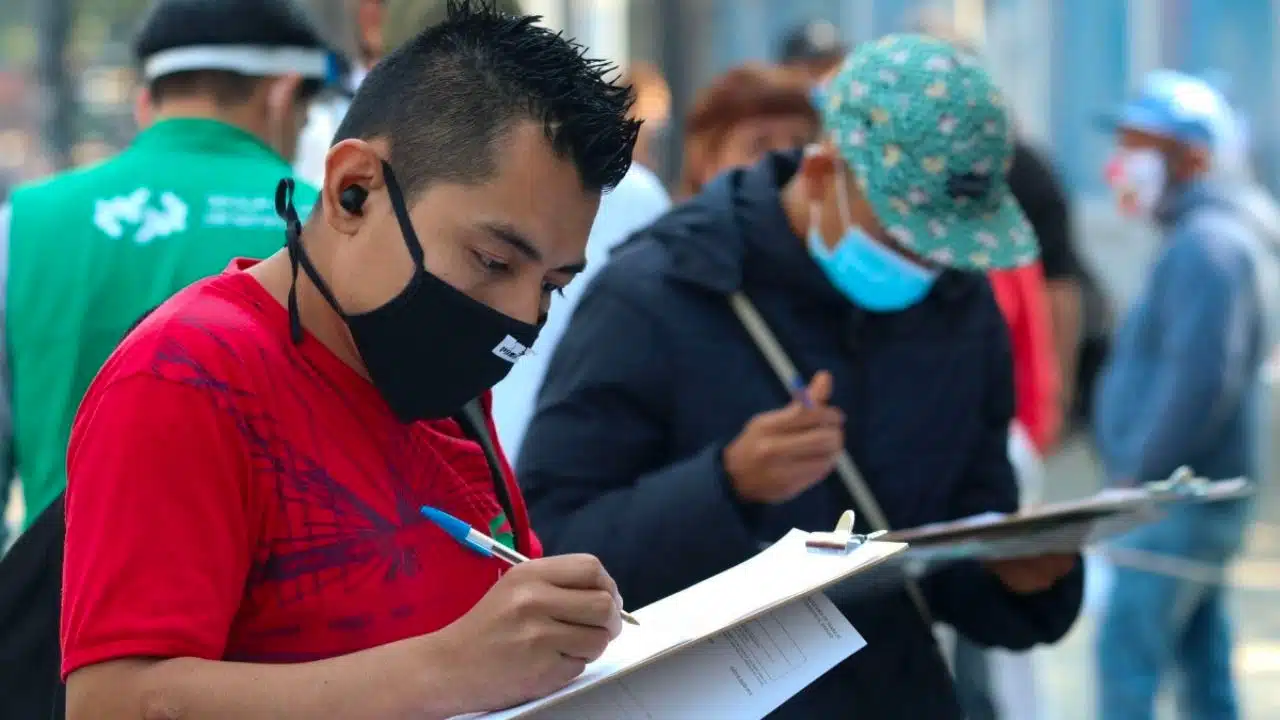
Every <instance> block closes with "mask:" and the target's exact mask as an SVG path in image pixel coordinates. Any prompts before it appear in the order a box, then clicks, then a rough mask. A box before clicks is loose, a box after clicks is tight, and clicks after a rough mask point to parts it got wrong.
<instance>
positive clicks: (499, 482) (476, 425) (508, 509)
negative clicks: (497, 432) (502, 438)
mask: <svg viewBox="0 0 1280 720" xmlns="http://www.w3.org/2000/svg"><path fill="white" fill-rule="evenodd" d="M453 419H454V420H455V421H457V423H458V425H460V426H461V427H462V431H463V432H464V433H466V434H467V437H469V438H471V439H472V440H475V441H476V442H477V443H479V445H480V449H482V450H484V459H485V463H486V464H488V466H489V474H490V475H492V476H493V493H494V495H496V496H497V498H498V504H499V505H501V506H502V512H504V513H506V515H507V522H508V523H510V524H511V532H512V537H513V538H514V542H515V544H516V547H515V550H516V551H517V552H527V551H528V548H522V547H520V538H521V536H522V535H523V532H521V530H522V529H521V528H517V527H516V513H515V506H514V505H513V504H512V502H511V493H510V491H509V490H508V489H507V478H506V475H504V474H503V472H502V461H501V460H499V459H498V448H497V445H496V444H494V442H493V437H491V436H490V435H489V426H488V423H486V422H485V417H484V408H482V407H481V406H480V400H479V399H475V400H472V401H471V402H468V403H467V404H466V405H463V406H462V410H461V411H460V412H459V413H458V414H457V415H455V416H454V418H453Z"/></svg>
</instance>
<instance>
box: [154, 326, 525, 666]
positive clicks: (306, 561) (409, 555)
mask: <svg viewBox="0 0 1280 720" xmlns="http://www.w3.org/2000/svg"><path fill="white" fill-rule="evenodd" d="M200 331H201V332H206V333H209V334H215V333H214V331H212V330H211V329H208V328H200ZM233 345H234V344H233V343H231V342H219V343H217V344H216V346H218V347H221V348H222V349H223V350H224V351H225V352H226V356H225V357H223V358H214V359H213V361H209V359H207V358H202V357H197V355H198V354H199V353H196V352H191V351H189V349H188V348H187V347H184V346H183V345H182V344H180V343H178V342H176V341H169V342H166V343H164V344H163V345H162V347H161V348H160V350H159V351H158V352H157V354H156V356H155V357H154V359H153V362H152V371H153V372H154V373H155V374H156V375H158V376H160V377H161V378H163V379H165V380H168V381H173V382H180V383H182V384H185V385H188V386H190V387H195V388H198V389H200V390H201V391H203V392H204V393H206V394H207V395H208V397H209V398H210V400H211V402H213V403H214V404H215V406H216V407H217V409H218V410H219V412H220V413H223V414H225V415H226V416H228V417H230V418H231V419H232V421H233V423H234V426H235V427H236V429H237V431H238V433H239V435H240V437H241V439H242V441H243V445H244V446H245V448H246V449H247V452H248V460H249V462H250V463H251V467H252V477H251V478H250V479H249V483H250V487H249V488H248V490H247V493H246V495H247V496H248V497H249V498H250V504H251V505H252V506H254V507H255V509H257V510H259V511H260V517H261V521H262V524H261V527H260V528H256V530H257V531H258V533H259V536H258V539H257V542H256V543H255V545H256V547H255V550H254V557H253V561H252V567H251V569H250V572H249V575H248V578H247V584H246V588H245V594H244V600H243V603H242V607H241V610H240V613H239V614H238V616H237V618H236V625H235V626H234V627H233V628H232V631H231V635H232V637H231V638H230V642H229V643H228V647H227V655H228V657H230V658H232V659H236V660H245V661H258V662H298V661H305V660H309V659H316V658H321V657H331V656H333V655H337V654H343V653H347V652H352V651H355V650H359V649H362V648H365V647H370V646H373V645H377V644H382V643H385V642H390V641H394V640H397V639H401V638H403V637H409V636H413V635H418V634H423V633H426V632H431V631H434V630H436V629H439V628H440V627H443V626H444V625H445V624H448V623H449V622H452V621H453V620H454V619H456V618H457V617H459V616H460V615H461V614H463V613H465V612H466V611H467V610H468V609H470V607H471V606H472V605H473V604H474V603H475V602H476V601H477V600H478V599H479V597H480V596H482V595H483V594H484V592H486V591H487V590H488V588H489V587H490V586H492V584H493V582H495V581H496V579H497V577H498V576H499V575H500V572H501V568H502V566H501V564H500V563H497V562H496V561H495V560H493V559H487V558H481V557H479V556H476V555H473V554H470V553H468V552H467V551H466V550H465V549H463V548H462V547H461V546H460V545H458V544H457V543H456V542H454V541H453V540H452V539H450V538H449V537H448V536H446V535H444V534H443V533H442V532H441V531H440V530H439V529H438V528H436V527H435V526H434V525H433V524H431V523H430V522H429V521H427V520H426V519H425V518H424V517H423V516H422V515H421V513H420V511H419V509H420V508H421V507H422V506H423V505H431V506H434V507H440V508H442V509H444V510H446V511H447V512H450V513H451V514H454V515H456V516H458V517H460V518H463V519H465V520H467V521H468V522H470V523H471V524H472V525H473V526H474V527H476V528H483V529H484V530H487V531H489V532H490V533H492V534H493V535H494V536H495V538H497V539H499V540H500V541H501V542H503V543H504V544H507V545H508V546H512V545H514V538H513V536H512V533H511V527H510V524H509V523H508V521H507V518H506V516H505V514H504V513H503V512H502V508H501V506H500V505H499V504H498V502H497V500H496V498H495V496H494V494H493V487H492V482H493V481H492V474H491V472H490V470H489V467H488V464H487V462H486V460H485V457H484V454H483V451H482V450H481V449H480V447H479V446H478V445H477V444H476V443H474V442H473V441H471V440H469V439H467V438H466V437H465V435H463V433H462V431H461V429H460V428H458V427H457V426H456V424H455V423H454V422H453V421H452V420H448V421H437V422H433V423H418V424H415V425H413V426H405V425H402V424H400V423H398V422H397V421H395V419H394V418H393V417H392V416H391V414H390V413H389V411H388V410H387V409H386V407H385V404H384V403H382V402H381V401H380V400H378V399H376V395H375V394H374V391H373V390H372V387H371V386H367V381H364V380H363V379H359V382H361V383H365V386H357V387H354V388H353V387H348V386H347V385H348V383H347V382H344V381H345V380H350V379H352V378H354V375H353V376H352V378H346V377H338V378H336V379H335V378H334V377H332V374H333V373H331V372H328V371H330V370H331V369H332V368H329V367H327V366H320V365H319V364H317V363H315V362H313V360H314V358H310V357H309V356H308V355H304V354H302V353H299V352H297V351H296V350H295V348H293V347H291V346H281V347H278V348H266V349H260V350H259V351H258V352H259V357H239V356H237V353H236V352H234V351H233V350H232V347H233ZM334 360H336V358H334ZM282 361H283V362H284V363H285V364H286V365H287V367H286V368H285V369H284V370H280V369H278V368H279V367H280V364H281V363H282ZM234 366H239V367H240V368H243V370H244V371H243V372H241V371H236V372H226V371H223V370H221V368H226V367H234ZM215 367H216V368H219V369H218V370H215V369H214V368H215ZM267 368H273V369H272V370H270V371H269V372H268V371H267V370H266V369H267ZM259 372H261V373H262V374H263V375H268V374H269V375H272V377H270V378H264V379H265V381H258V378H256V377H254V376H255V375H257V374H258V373H259ZM246 378H248V379H246ZM286 378H287V379H286ZM445 578H447V580H446V579H445Z"/></svg>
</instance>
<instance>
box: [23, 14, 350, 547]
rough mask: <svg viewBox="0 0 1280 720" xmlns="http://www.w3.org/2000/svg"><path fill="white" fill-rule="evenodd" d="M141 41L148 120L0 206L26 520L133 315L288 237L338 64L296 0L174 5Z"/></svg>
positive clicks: (38, 505)
mask: <svg viewBox="0 0 1280 720" xmlns="http://www.w3.org/2000/svg"><path fill="white" fill-rule="evenodd" d="M134 50H135V55H136V59H137V62H138V65H139V69H140V73H141V76H142V77H143V79H144V81H145V82H146V84H147V93H146V94H147V99H146V101H145V106H146V110H145V115H147V116H148V117H149V119H150V120H151V121H152V124H151V125H150V126H149V127H147V128H144V129H143V130H142V132H141V133H140V134H139V135H138V136H137V137H136V138H135V139H134V141H133V143H132V144H131V145H130V146H129V147H128V148H127V149H126V150H125V151H124V152H122V153H121V154H120V155H119V156H117V157H115V158H114V159H112V160H110V161H108V162H106V163H103V164H101V165H97V166H94V167H92V168H89V169H83V170H74V171H71V172H68V173H64V174H61V175H58V176H55V177H53V178H50V179H47V180H43V181H40V182H36V183H33V184H30V185H25V186H20V187H18V188H17V189H15V190H14V192H13V195H12V197H11V198H10V200H9V204H8V206H6V207H4V208H2V209H0V257H3V261H0V267H2V268H3V269H4V273H3V285H4V293H3V298H4V304H3V314H4V330H5V333H4V344H5V351H6V352H4V353H2V354H0V357H3V358H5V359H6V360H7V362H8V367H7V368H4V373H3V378H4V386H5V390H6V393H5V395H6V396H7V400H8V402H7V403H6V404H7V405H9V406H10V407H11V409H12V417H13V423H12V436H11V437H10V436H9V434H8V433H6V437H5V438H4V441H5V442H6V444H7V443H8V442H10V441H11V442H12V443H13V452H12V453H11V454H10V456H11V457H12V458H13V459H14V460H16V467H15V468H12V471H13V472H16V474H17V475H18V476H20V478H21V483H22V489H23V495H24V500H25V505H26V523H27V524H28V525H29V524H30V523H31V522H32V521H34V520H35V518H36V517H37V516H38V515H39V514H40V512H41V511H42V510H43V509H44V508H45V507H46V506H47V505H49V503H50V502H52V501H53V500H54V499H55V498H56V497H58V495H59V494H60V493H61V492H62V490H63V488H64V486H65V483H66V469H65V456H66V447H67V438H68V435H69V434H70V431H71V421H72V418H73V417H74V414H75V411H76V408H77V406H78V405H79V404H80V400H81V398H82V397H83V395H84V392H85V389H86V388H87V387H88V385H89V381H90V380H91V379H92V378H93V376H94V374H95V373H96V372H97V371H98V368H99V367H100V366H101V364H102V363H103V361H105V360H106V358H107V356H108V355H109V354H110V353H111V351H112V350H113V349H114V348H115V346H116V344H117V343H118V342H119V340H120V337H121V336H122V335H123V333H124V332H125V330H126V329H127V328H128V327H129V326H130V324H131V323H132V322H133V321H134V320H135V319H137V317H138V316H139V315H140V314H141V313H142V312H143V311H145V310H147V309H149V308H152V307H155V306H156V305H157V304H159V303H160V302H161V301H163V300H164V299H165V298H167V297H168V296H169V295H171V294H172V293H174V292H176V291H178V290H180V289H181V288H183V287H185V286H186V285H188V284H190V283H191V282H194V281H195V280H198V279H200V278H203V277H206V276H208V275H213V274H216V273H218V272H220V271H221V270H222V269H223V268H225V267H226V265H227V263H228V262H229V261H230V260H231V259H232V258H234V257H237V256H252V257H265V256H267V255H269V254H271V253H272V252H274V251H275V250H276V249H278V248H279V246H280V232H281V227H282V226H281V224H280V222H279V220H278V219H276V218H275V213H274V204H273V193H274V189H275V183H276V182H277V181H278V180H279V179H280V178H281V177H283V176H287V175H289V174H290V173H291V169H290V165H289V160H288V159H289V157H290V156H291V155H292V153H293V152H294V149H295V146H296V144H297V139H298V134H299V131H300V130H301V128H302V124H303V121H304V118H305V116H306V103H307V101H308V99H309V98H310V97H311V96H313V95H314V94H315V93H316V92H317V91H318V90H319V88H320V87H321V85H322V83H323V81H324V79H325V77H326V68H327V65H328V61H327V50H326V48H325V46H324V43H323V42H322V41H321V39H320V37H319V35H318V34H317V33H316V31H315V30H314V28H313V27H312V26H311V25H310V24H308V22H307V21H306V19H305V18H304V17H303V16H301V15H300V14H299V13H298V11H297V9H296V8H295V7H294V6H292V5H291V4H290V2H288V0H162V1H161V2H159V3H157V4H156V5H155V6H154V7H153V9H152V11H151V13H150V14H149V15H148V16H147V18H146V20H145V22H144V23H143V25H142V28H141V31H140V33H139V34H138V36H137V38H136V41H135V45H134ZM308 197H311V195H310V194H308ZM51 238H56V239H57V242H56V243H53V244H51V242H50V239H51ZM51 298H56V302H53V301H51V300H50V299H51ZM9 474H12V473H11V472H9V470H8V469H6V475H9Z"/></svg>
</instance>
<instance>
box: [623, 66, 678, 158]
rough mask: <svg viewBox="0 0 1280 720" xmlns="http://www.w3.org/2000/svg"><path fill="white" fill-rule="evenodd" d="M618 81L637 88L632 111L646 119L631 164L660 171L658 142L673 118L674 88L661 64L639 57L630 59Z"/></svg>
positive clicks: (637, 116) (640, 117) (635, 116)
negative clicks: (639, 58) (654, 63)
mask: <svg viewBox="0 0 1280 720" xmlns="http://www.w3.org/2000/svg"><path fill="white" fill-rule="evenodd" d="M619 83H621V84H622V85H630V86H631V87H632V88H633V89H634V90H635V93H636V103H635V105H634V106H632V108H631V114H632V116H633V117H634V118H635V119H637V120H639V121H641V123H643V124H642V125H641V126H640V137H639V138H637V140H636V152H635V157H633V158H632V162H633V163H634V164H633V165H632V167H633V168H634V167H635V164H639V165H642V166H644V168H645V169H647V170H648V171H650V172H657V170H658V145H659V143H660V142H661V139H662V134H663V132H664V131H665V130H666V129H667V127H668V123H669V122H670V120H671V88H670V86H668V85H667V81H666V79H665V78H663V77H662V73H661V72H660V71H659V70H658V68H656V67H654V66H653V65H652V64H650V63H647V62H640V61H637V62H632V63H631V66H630V67H628V68H627V71H626V73H624V74H623V76H622V78H621V79H620V80H619ZM655 179H656V176H655Z"/></svg>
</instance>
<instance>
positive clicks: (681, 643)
mask: <svg viewBox="0 0 1280 720" xmlns="http://www.w3.org/2000/svg"><path fill="white" fill-rule="evenodd" d="M853 520H854V518H853V512H852V511H846V512H845V513H844V515H842V516H841V519H840V522H839V524H837V526H836V528H835V529H834V530H833V531H832V532H829V533H825V532H818V533H809V532H806V531H803V530H792V531H791V532H789V533H788V534H787V535H786V536H784V537H783V538H782V539H781V540H779V541H778V542H777V543H774V544H773V545H771V546H770V547H769V548H767V549H765V550H764V551H762V552H760V553H759V554H757V555H755V556H753V557H751V558H749V559H747V560H746V561H744V562H742V563H740V564H738V565H736V566H734V567H732V568H730V569H728V570H726V571H724V572H722V573H720V574H718V575H715V576H712V577H710V578H708V579H706V580H703V581H702V582H700V583H698V584H696V585H693V586H692V587H689V588H687V589H685V590H683V591H681V592H679V593H676V594H674V595H671V596H669V597H667V598H664V599H662V600H659V601H657V602H655V603H653V604H652V605H649V606H647V607H644V608H641V609H639V610H635V611H633V614H634V615H635V616H636V618H637V619H638V620H639V621H640V625H639V626H636V627H632V626H626V627H624V629H623V633H622V635H620V636H619V637H618V638H617V639H616V640H614V642H613V643H612V644H611V645H610V647H609V649H608V650H606V651H605V654H604V655H603V656H602V657H601V658H600V659H599V660H597V661H595V662H593V663H591V664H590V665H588V666H587V669H586V670H585V671H584V672H583V674H582V675H581V676H579V677H578V679H577V680H575V681H574V682H572V683H570V684H569V685H568V686H566V687H565V688H562V689H561V690H559V691H557V692H555V693H552V694H551V695H548V696H547V697H544V698H541V699H538V700H534V701H531V702H528V703H525V704H523V705H520V706H517V707H514V708H510V709H507V710H501V711H497V712H491V713H483V714H478V715H468V716H465V717H466V718H469V719H475V720H480V719H483V720H516V719H517V718H529V717H532V716H534V715H535V714H536V715H537V716H538V717H539V718H542V717H549V716H557V715H556V714H555V713H552V714H551V715H544V714H542V713H544V712H545V711H547V709H548V708H554V707H556V706H558V705H562V704H563V703H566V702H568V701H570V700H573V699H574V698H577V697H578V696H580V695H583V694H584V693H586V692H587V691H590V690H594V689H597V688H600V687H602V686H605V685H608V684H610V683H615V682H618V681H620V680H623V679H625V678H627V677H628V676H630V675H632V674H633V673H635V672H637V671H639V670H644V669H646V668H650V667H652V666H654V665H655V664H658V663H661V662H662V661H663V660H664V659H667V658H671V657H672V656H675V655H678V654H680V653H681V652H682V651H684V650H686V649H689V648H691V647H692V646H695V645H698V644H700V643H703V642H704V641H708V640H712V639H713V638H715V637H717V636H719V635H721V634H723V633H725V632H728V631H732V630H734V629H735V628H738V627H739V626H741V625H743V624H745V623H749V622H752V621H754V620H756V619H758V618H760V617H761V616H765V615H767V614H770V613H772V612H774V611H777V610H779V609H783V608H784V607H785V606H788V605H790V604H791V603H794V602H796V601H807V600H808V599H809V598H810V597H811V596H813V595H814V594H815V593H821V592H822V591H823V590H825V589H826V588H828V587H830V586H832V585H834V584H836V583H838V582H841V581H844V580H848V579H850V578H853V577H855V576H857V575H858V574H860V573H863V572H866V571H868V570H870V569H871V568H873V567H876V566H879V565H881V564H882V563H884V562H885V561H887V560H889V559H890V558H892V557H894V556H895V555H898V554H899V553H901V552H903V551H904V550H906V547H907V546H906V545H905V544H903V543H892V542H882V541H880V540H879V539H878V538H877V537H870V536H863V535H857V534H855V533H853V531H852V530H853ZM841 620H842V621H843V617H842V618H841ZM846 622H847V621H846ZM859 640H860V638H859ZM848 654H852V650H851V651H850V652H849V653H848ZM846 656H847V655H846Z"/></svg>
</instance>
